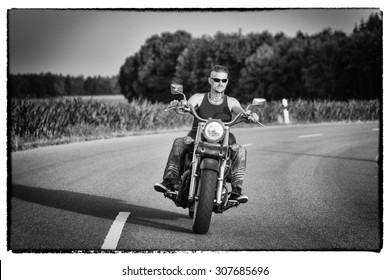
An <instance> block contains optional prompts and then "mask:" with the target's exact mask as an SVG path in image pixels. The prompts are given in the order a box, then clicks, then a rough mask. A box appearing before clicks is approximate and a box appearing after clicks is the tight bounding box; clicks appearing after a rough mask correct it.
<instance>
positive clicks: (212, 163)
mask: <svg viewBox="0 0 390 280" xmlns="http://www.w3.org/2000/svg"><path fill="white" fill-rule="evenodd" d="M200 169H202V170H203V169H211V170H215V171H216V172H219V162H218V160H216V159H213V158H204V159H203V160H202V162H201V163H200Z"/></svg>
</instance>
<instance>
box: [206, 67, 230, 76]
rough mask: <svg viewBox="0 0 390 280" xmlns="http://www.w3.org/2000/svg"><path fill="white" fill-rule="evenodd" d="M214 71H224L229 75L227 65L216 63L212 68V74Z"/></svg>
mask: <svg viewBox="0 0 390 280" xmlns="http://www.w3.org/2000/svg"><path fill="white" fill-rule="evenodd" d="M213 71H214V72H223V73H226V74H228V75H229V70H228V69H227V68H226V67H225V66H222V65H215V66H214V67H213V68H211V70H210V74H211V72H213Z"/></svg>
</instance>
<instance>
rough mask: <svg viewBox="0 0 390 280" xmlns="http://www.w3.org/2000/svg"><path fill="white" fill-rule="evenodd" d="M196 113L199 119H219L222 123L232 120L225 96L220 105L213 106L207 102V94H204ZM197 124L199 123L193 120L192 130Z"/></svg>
mask: <svg viewBox="0 0 390 280" xmlns="http://www.w3.org/2000/svg"><path fill="white" fill-rule="evenodd" d="M196 113H197V114H198V115H199V117H201V118H203V119H208V118H212V119H219V120H221V121H223V122H229V121H231V119H232V114H231V112H230V109H229V106H228V103H227V96H226V95H224V97H223V102H222V103H221V104H219V105H213V104H211V103H210V101H209V98H208V93H205V94H204V96H203V100H202V103H201V104H200V106H199V107H198V109H197V110H196ZM198 123H199V121H198V120H197V119H196V118H194V122H193V124H192V129H196V128H197V127H198Z"/></svg>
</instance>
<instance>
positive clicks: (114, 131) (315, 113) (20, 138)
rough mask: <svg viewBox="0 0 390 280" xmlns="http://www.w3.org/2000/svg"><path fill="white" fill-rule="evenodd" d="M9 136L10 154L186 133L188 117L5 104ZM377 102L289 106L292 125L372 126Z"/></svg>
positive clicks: (74, 105) (153, 110) (270, 113)
mask: <svg viewBox="0 0 390 280" xmlns="http://www.w3.org/2000/svg"><path fill="white" fill-rule="evenodd" d="M8 105H9V106H10V116H9V121H10V126H9V127H10V134H11V135H10V136H11V146H12V147H11V148H12V150H20V149H27V148H31V147H34V146H40V145H46V144H56V143H64V142H73V141H82V140H89V139H96V138H109V137H114V136H120V135H129V134H137V133H145V132H160V131H163V130H172V129H181V128H189V127H190V125H191V123H192V117H191V116H190V115H189V114H186V115H177V114H176V113H175V112H173V111H168V112H165V111H164V109H165V108H166V107H167V105H165V104H162V103H152V102H150V101H147V100H136V101H133V102H131V103H106V102H99V101H97V100H93V99H82V98H73V99H49V100H42V101H36V100H27V99H11V102H9V103H8ZM282 109H283V108H282V106H281V104H280V103H279V102H269V103H268V104H267V106H266V107H265V109H264V110H263V112H262V122H264V123H268V124H269V123H275V122H277V121H278V119H280V116H281V112H282ZM379 109H380V106H379V101H377V100H372V101H355V100H352V101H348V102H331V101H314V102H311V101H306V100H296V101H292V102H290V105H289V111H290V119H291V120H292V121H293V122H298V123H306V122H332V121H374V120H378V119H379Z"/></svg>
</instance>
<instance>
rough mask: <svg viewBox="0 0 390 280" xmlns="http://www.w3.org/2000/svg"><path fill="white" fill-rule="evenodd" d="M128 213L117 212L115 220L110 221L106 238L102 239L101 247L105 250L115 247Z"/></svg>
mask: <svg viewBox="0 0 390 280" xmlns="http://www.w3.org/2000/svg"><path fill="white" fill-rule="evenodd" d="M129 215H130V212H119V214H118V216H116V218H115V221H114V222H113V223H112V225H111V228H110V230H109V231H108V234H107V236H106V239H104V243H103V245H102V249H106V250H115V249H116V246H117V245H118V241H119V238H120V236H121V234H122V229H123V227H124V225H125V223H126V220H127V218H128V217H129Z"/></svg>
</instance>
